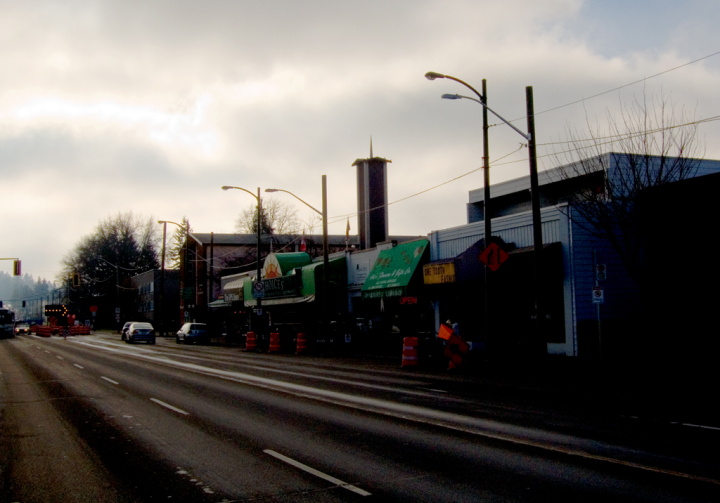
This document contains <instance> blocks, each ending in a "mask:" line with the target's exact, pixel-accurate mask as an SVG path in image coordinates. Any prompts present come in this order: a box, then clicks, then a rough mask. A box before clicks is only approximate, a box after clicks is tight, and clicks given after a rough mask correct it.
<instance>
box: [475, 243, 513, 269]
mask: <svg viewBox="0 0 720 503" xmlns="http://www.w3.org/2000/svg"><path fill="white" fill-rule="evenodd" d="M508 257H509V255H508V254H507V252H506V251H505V250H503V249H502V248H500V246H498V244H497V243H490V244H489V245H488V247H487V248H485V249H484V250H483V251H482V253H481V254H480V255H479V256H478V258H479V259H480V262H482V263H483V264H485V265H486V266H488V269H490V270H491V271H493V272H495V271H497V270H498V269H499V268H500V266H501V265H503V263H504V262H505V261H506V260H507V259H508Z"/></svg>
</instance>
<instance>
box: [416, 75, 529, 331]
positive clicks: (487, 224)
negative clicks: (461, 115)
mask: <svg viewBox="0 0 720 503" xmlns="http://www.w3.org/2000/svg"><path fill="white" fill-rule="evenodd" d="M425 78H426V79H428V80H435V79H450V80H454V81H456V82H459V83H461V84H462V85H464V86H465V87H467V88H469V89H470V90H472V91H473V92H474V93H475V94H477V95H478V97H479V98H480V100H476V99H475V98H471V97H468V96H462V95H459V94H443V95H442V96H441V97H442V98H443V99H449V100H458V99H462V98H464V99H469V100H473V101H476V102H478V103H480V104H481V105H482V106H483V134H484V140H485V142H487V111H488V110H489V111H490V112H491V113H492V114H493V115H495V116H496V117H497V118H498V119H500V120H501V121H503V122H504V123H505V124H507V125H508V126H510V127H511V128H513V129H514V130H515V131H516V132H517V133H518V134H520V136H522V137H523V138H525V139H526V140H527V142H528V151H529V152H528V157H529V163H530V195H531V205H532V221H533V276H534V281H533V293H534V297H535V321H536V324H535V328H536V331H537V333H536V336H537V337H538V338H539V337H540V335H541V334H540V323H541V316H542V314H541V313H542V310H541V308H540V286H539V285H540V262H541V254H542V246H543V244H542V227H541V218H540V189H539V183H538V173H537V150H536V146H535V107H534V104H533V89H532V86H527V87H525V102H526V110H527V124H528V133H527V134H525V133H523V132H522V131H520V130H519V129H518V128H516V127H515V126H513V125H512V124H510V123H509V122H508V121H506V120H505V119H504V118H502V117H501V116H500V115H498V114H497V113H496V112H495V111H493V110H492V109H490V108H489V107H488V106H487V96H486V91H485V79H483V95H480V94H479V93H478V92H477V91H476V90H475V89H473V88H472V86H470V85H468V84H466V83H465V82H463V81H462V80H460V79H456V78H455V77H451V76H449V75H443V74H441V73H437V72H427V73H426V74H425ZM485 156H486V157H485V163H484V166H485V175H486V176H485V193H484V199H485V203H484V204H485V215H484V217H485V229H486V232H485V237H486V238H487V237H488V236H489V235H490V218H489V212H488V203H489V200H490V190H489V189H490V187H489V185H490V183H489V176H488V169H487V164H486V163H487V160H488V158H487V146H486V147H485ZM486 242H487V239H486ZM485 278H486V283H485V285H486V294H487V274H486V275H485ZM486 309H487V300H486ZM536 342H538V344H539V340H538V341H536Z"/></svg>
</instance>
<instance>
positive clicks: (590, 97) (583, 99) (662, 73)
mask: <svg viewBox="0 0 720 503" xmlns="http://www.w3.org/2000/svg"><path fill="white" fill-rule="evenodd" d="M718 54H720V51H718V52H714V53H712V54H708V55H707V56H703V57H702V58H698V59H695V60H693V61H689V62H687V63H683V64H682V65H679V66H676V67H674V68H670V69H669V70H665V71H662V72H660V73H656V74H654V75H650V76H649V77H643V78H642V79H639V80H635V81H633V82H630V83H628V84H623V85H622V86H618V87H615V88H613V89H610V90H609V91H603V92H601V93H598V94H593V95H592V96H588V97H587V98H582V99H579V100H575V101H572V102H570V103H566V104H564V105H559V106H556V107H553V108H548V109H547V110H543V111H542V112H535V114H534V115H535V116H538V115H541V114H544V113H548V112H552V111H554V110H559V109H560V108H565V107H569V106H570V105H577V104H578V103H582V102H583V101H587V100H591V99H593V98H597V97H598V96H602V95H604V94H608V93H612V92H614V91H618V90H620V89H623V88H625V87H629V86H632V85H635V84H639V83H640V82H645V81H646V80H649V79H652V78H655V77H659V76H660V75H664V74H666V73H670V72H673V71H675V70H678V69H680V68H683V67H685V66H688V65H692V64H694V63H697V62H699V61H702V60H704V59H708V58H712V57H713V56H717V55H718ZM526 118H527V116H525V117H518V118H517V119H512V120H509V121H508V122H515V121H519V120H522V119H526ZM503 125H504V124H491V125H490V126H488V127H494V126H503Z"/></svg>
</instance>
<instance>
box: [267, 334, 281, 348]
mask: <svg viewBox="0 0 720 503" xmlns="http://www.w3.org/2000/svg"><path fill="white" fill-rule="evenodd" d="M279 351H280V333H279V332H271V333H270V346H269V347H268V353H277V352H279Z"/></svg>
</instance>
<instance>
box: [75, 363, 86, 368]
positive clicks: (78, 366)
mask: <svg viewBox="0 0 720 503" xmlns="http://www.w3.org/2000/svg"><path fill="white" fill-rule="evenodd" d="M73 365H75V366H76V367H77V368H79V369H85V367H81V366H80V365H78V364H77V363H73Z"/></svg>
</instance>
